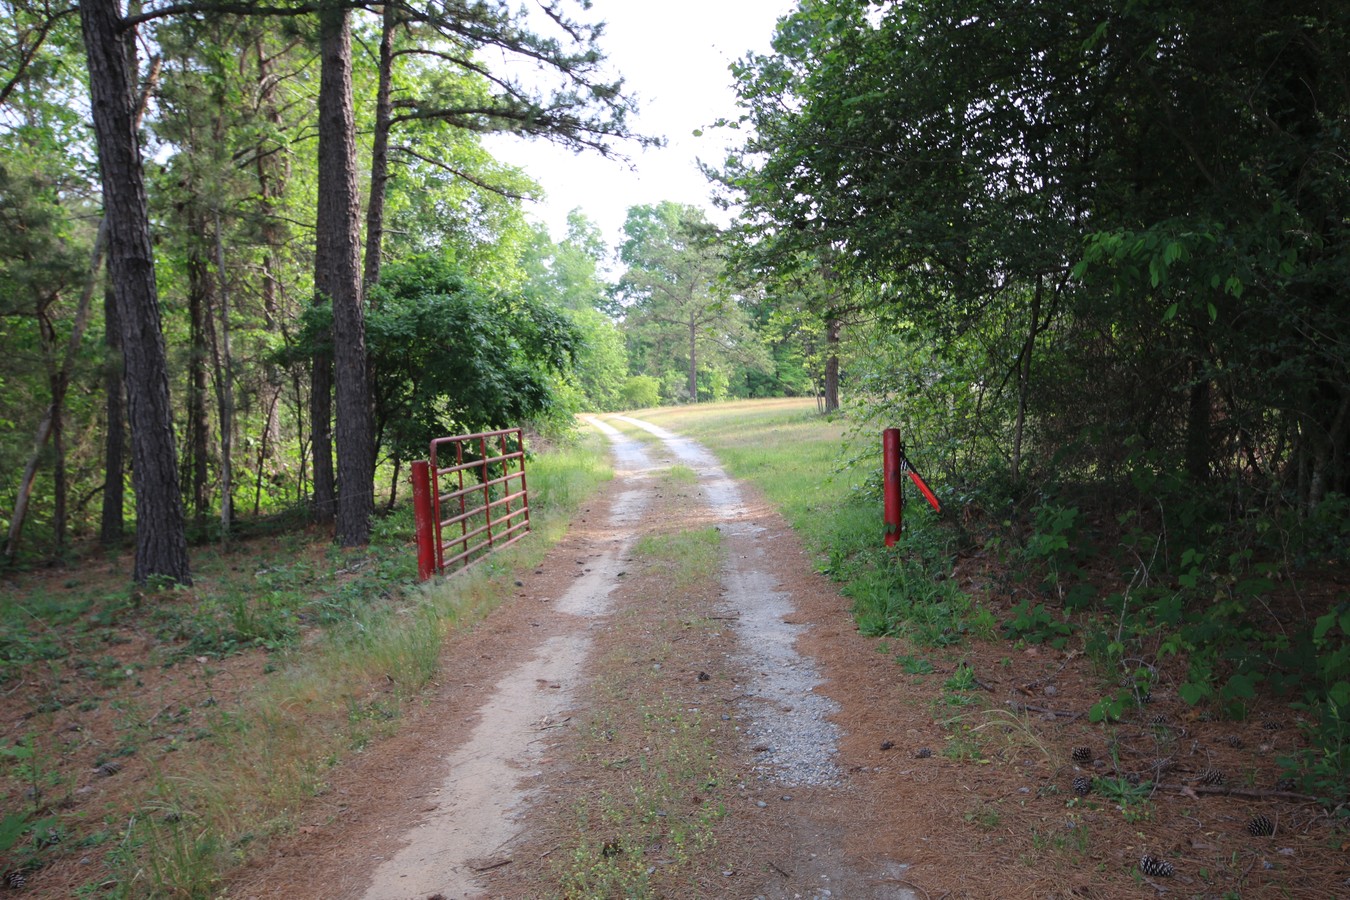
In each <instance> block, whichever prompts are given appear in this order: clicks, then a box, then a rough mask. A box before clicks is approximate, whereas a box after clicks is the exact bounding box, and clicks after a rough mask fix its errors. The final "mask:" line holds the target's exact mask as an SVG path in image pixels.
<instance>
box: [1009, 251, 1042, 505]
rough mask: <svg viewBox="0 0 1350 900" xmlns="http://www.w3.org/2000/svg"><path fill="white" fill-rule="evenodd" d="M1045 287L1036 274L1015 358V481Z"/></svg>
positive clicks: (1019, 470)
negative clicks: (1028, 314)
mask: <svg viewBox="0 0 1350 900" xmlns="http://www.w3.org/2000/svg"><path fill="white" fill-rule="evenodd" d="M1044 288H1045V281H1044V278H1043V277H1042V276H1040V275H1037V276H1036V292H1035V293H1034V294H1033V295H1032V297H1031V326H1030V327H1029V328H1028V329H1027V339H1026V341H1025V342H1023V344H1022V352H1021V354H1020V355H1019V356H1018V358H1017V422H1016V424H1014V426H1013V452H1012V479H1013V481H1014V482H1016V481H1017V480H1018V479H1020V478H1021V477H1022V438H1023V437H1024V434H1025V431H1026V423H1027V402H1028V399H1029V397H1030V394H1031V354H1032V351H1034V350H1035V349H1036V329H1037V328H1038V327H1040V321H1041V293H1042V291H1043V290H1044Z"/></svg>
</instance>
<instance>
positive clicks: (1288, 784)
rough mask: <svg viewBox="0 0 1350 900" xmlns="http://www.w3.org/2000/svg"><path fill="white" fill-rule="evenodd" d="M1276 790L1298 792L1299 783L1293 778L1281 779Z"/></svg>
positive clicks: (1276, 783)
mask: <svg viewBox="0 0 1350 900" xmlns="http://www.w3.org/2000/svg"><path fill="white" fill-rule="evenodd" d="M1275 790H1277V791H1296V790H1298V782H1297V781H1295V780H1294V779H1292V778H1281V779H1280V780H1279V781H1277V782H1275Z"/></svg>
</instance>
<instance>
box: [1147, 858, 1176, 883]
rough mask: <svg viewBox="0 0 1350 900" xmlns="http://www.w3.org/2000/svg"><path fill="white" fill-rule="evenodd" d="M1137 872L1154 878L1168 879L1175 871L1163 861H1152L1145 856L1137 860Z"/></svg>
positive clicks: (1152, 859) (1169, 864) (1168, 863)
mask: <svg viewBox="0 0 1350 900" xmlns="http://www.w3.org/2000/svg"><path fill="white" fill-rule="evenodd" d="M1139 871H1141V872H1143V873H1144V874H1145V875H1151V876H1152V877H1154V878H1170V877H1171V876H1172V875H1173V873H1175V872H1176V869H1175V868H1173V866H1172V864H1171V863H1170V862H1168V861H1167V860H1165V859H1154V858H1153V857H1151V856H1148V855H1147V854H1145V855H1144V857H1143V858H1142V859H1140V860H1139Z"/></svg>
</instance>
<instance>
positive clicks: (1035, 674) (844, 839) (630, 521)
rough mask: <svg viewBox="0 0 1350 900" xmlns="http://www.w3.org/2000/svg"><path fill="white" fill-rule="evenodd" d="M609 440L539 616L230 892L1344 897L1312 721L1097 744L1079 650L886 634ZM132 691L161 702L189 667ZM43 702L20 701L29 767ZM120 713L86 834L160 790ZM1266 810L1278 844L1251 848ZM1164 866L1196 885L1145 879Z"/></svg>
mask: <svg viewBox="0 0 1350 900" xmlns="http://www.w3.org/2000/svg"><path fill="white" fill-rule="evenodd" d="M614 424H625V423H622V422H620V421H617V420H615V421H614ZM626 425H629V426H631V425H633V423H632V422H631V420H630V421H629V422H627V423H626ZM597 427H600V428H601V429H602V430H605V431H606V432H607V434H608V435H609V437H610V439H611V442H612V445H611V446H612V451H613V454H614V460H615V469H616V477H615V479H614V480H613V481H612V482H610V483H609V484H608V485H607V486H606V487H605V488H604V490H603V491H602V492H601V493H600V494H599V495H597V496H596V497H595V498H594V499H593V501H592V502H591V503H590V504H589V505H588V508H587V509H586V510H585V512H584V513H582V514H580V515H579V516H578V518H577V520H576V521H575V522H574V523H573V526H572V528H571V530H570V531H569V533H568V536H567V537H566V538H565V539H564V540H563V541H562V542H561V543H559V544H558V545H557V546H556V547H554V548H553V550H552V551H550V553H549V555H548V557H547V559H546V560H545V561H544V562H543V563H541V564H540V565H539V566H538V567H537V568H536V569H535V570H534V571H533V574H532V575H527V576H524V577H522V578H521V579H520V581H519V583H518V585H517V596H516V597H515V598H513V599H512V600H511V601H508V602H507V603H505V604H503V605H502V606H500V607H499V608H498V609H496V610H495V611H494V612H492V613H491V614H489V615H488V616H487V617H486V618H485V619H484V620H483V621H482V622H480V623H479V624H478V625H477V627H475V628H473V629H469V630H464V631H462V632H460V633H457V634H455V635H453V636H452V637H451V638H450V639H449V641H448V643H447V645H446V647H445V648H444V652H443V656H442V659H443V664H442V668H441V671H440V675H439V676H438V679H437V682H436V685H435V686H434V688H433V689H432V690H431V691H430V692H428V694H427V695H426V697H425V698H424V699H423V700H422V701H421V702H420V703H418V704H416V705H415V706H413V707H411V708H409V709H407V710H406V711H405V712H404V714H403V717H402V719H401V720H400V721H399V722H398V727H397V728H396V729H395V730H394V732H393V734H392V736H389V737H387V738H383V739H380V740H376V741H373V742H372V743H371V744H370V745H369V746H368V747H367V748H366V749H365V750H364V751H363V752H361V753H360V754H358V755H356V756H355V757H354V758H353V759H352V760H351V761H349V762H347V763H344V764H343V765H340V766H338V767H335V768H333V769H331V770H329V771H328V772H326V773H325V774H324V778H323V785H322V787H321V789H319V790H317V791H316V793H317V796H316V797H314V798H313V799H312V800H310V801H308V802H307V803H306V804H305V805H304V806H303V808H302V809H301V810H300V811H299V812H298V813H297V816H296V817H295V818H294V821H293V822H292V823H291V824H290V825H288V826H287V827H284V828H279V829H277V831H276V833H274V834H270V835H268V836H267V839H266V840H265V841H259V847H260V848H261V849H260V851H255V852H252V853H248V852H247V850H244V851H241V856H247V857H248V861H247V862H246V863H245V864H244V865H243V866H242V867H241V868H240V869H238V870H237V871H236V872H235V873H234V874H233V875H232V877H231V878H230V879H229V881H228V882H227V883H226V884H224V885H218V886H217V888H216V893H217V894H218V895H220V896H227V897H233V898H260V900H261V898H274V897H278V898H279V897H315V898H320V897H322V898H339V897H341V898H370V900H392V898H408V900H413V898H417V900H432V898H438V897H439V898H443V900H450V898H453V900H467V898H479V897H499V898H535V897H558V896H564V897H576V898H580V897H636V896H657V897H671V898H684V897H707V898H724V897H725V898H755V897H763V898H795V897H815V898H821V897H857V898H877V900H887V898H924V900H933V898H941V897H946V898H957V897H966V898H1021V897H1028V898H1029V897H1042V898H1071V897H1073V898H1116V897H1141V896H1150V895H1154V894H1175V895H1178V896H1184V897H1203V898H1211V897H1212V898H1227V897H1244V898H1261V897H1294V898H1329V897H1335V896H1345V895H1347V894H1348V893H1350V836H1348V835H1347V834H1346V832H1345V831H1344V830H1342V828H1341V827H1340V826H1338V824H1337V822H1336V820H1335V819H1334V818H1332V817H1331V816H1330V815H1328V813H1327V812H1326V810H1324V809H1323V808H1322V807H1320V806H1318V805H1317V804H1316V803H1314V802H1311V800H1310V799H1308V798H1301V797H1299V796H1298V795H1296V794H1293V793H1291V792H1288V791H1279V790H1275V789H1274V785H1275V781H1276V779H1277V777H1278V774H1279V773H1278V771H1277V765H1276V758H1277V757H1278V756H1279V755H1281V754H1282V753H1287V752H1291V751H1293V750H1295V749H1297V748H1298V747H1300V746H1302V741H1303V737H1302V735H1301V734H1300V731H1299V729H1298V728H1297V727H1296V724H1297V723H1296V721H1295V714H1294V713H1293V712H1292V711H1291V710H1289V709H1287V708H1284V707H1275V706H1271V707H1269V708H1265V709H1261V710H1259V711H1258V714H1257V715H1256V716H1253V717H1252V718H1249V719H1248V720H1247V721H1245V722H1226V721H1202V720H1201V718H1200V717H1199V716H1196V715H1194V714H1193V713H1192V712H1191V711H1190V710H1189V708H1188V707H1186V705H1185V704H1183V703H1182V702H1181V701H1180V700H1179V699H1178V698H1176V696H1175V694H1174V693H1172V694H1169V693H1168V692H1167V691H1165V690H1161V689H1159V690H1155V695H1156V696H1155V699H1154V702H1153V703H1152V704H1150V705H1149V706H1147V707H1145V708H1144V709H1143V710H1142V711H1141V712H1140V713H1139V715H1138V716H1136V717H1135V718H1133V719H1129V720H1126V721H1122V722H1119V723H1116V724H1115V725H1112V726H1109V727H1106V726H1102V725H1094V724H1091V723H1089V722H1088V721H1087V717H1086V715H1085V712H1086V710H1087V709H1088V707H1089V706H1090V705H1091V704H1092V703H1093V702H1095V701H1096V700H1097V699H1099V698H1100V696H1101V676H1100V673H1097V672H1095V671H1094V670H1093V669H1092V667H1091V665H1090V664H1089V663H1088V661H1087V660H1086V659H1085V658H1084V656H1083V654H1081V653H1078V652H1074V651H1072V650H1066V651H1060V650H1053V649H1050V648H1049V647H1047V646H1044V645H1033V646H1020V647H1015V646H1014V645H1013V644H1010V643H1008V642H1006V641H997V640H994V641H982V640H979V639H975V638H967V639H965V640H964V641H963V643H962V644H961V645H959V646H953V647H950V648H947V649H945V650H940V651H931V650H929V651H916V650H915V649H914V648H912V647H908V646H905V645H903V644H902V643H900V642H898V641H894V640H891V641H886V640H878V639H875V638H867V637H864V636H862V635H860V634H859V633H858V630H857V628H856V626H855V624H854V621H853V617H852V614H851V603H850V602H849V601H848V600H847V599H845V598H843V597H842V596H840V594H839V593H838V592H837V591H836V590H835V588H834V587H833V585H832V584H831V583H830V582H829V581H828V580H827V579H826V578H825V577H824V576H822V575H820V574H819V573H818V572H817V571H816V568H815V566H814V565H813V560H812V559H810V558H809V557H808V555H807V554H806V553H805V552H804V551H803V550H802V547H801V543H800V541H799V540H798V538H797V537H796V536H795V535H794V534H793V533H792V532H791V530H790V529H788V528H787V526H786V525H785V524H784V522H783V521H782V520H781V519H780V518H779V516H778V515H777V513H776V512H775V511H774V510H773V509H772V508H770V507H769V506H768V505H767V504H766V503H765V502H764V501H763V500H762V498H760V497H759V496H758V495H757V493H756V492H755V491H754V490H752V489H750V488H749V487H747V486H745V485H743V484H738V483H736V482H734V481H732V480H731V479H729V478H727V477H726V475H725V473H724V472H723V471H722V469H721V468H720V467H719V466H718V465H717V462H716V460H715V459H713V458H712V457H711V456H710V455H709V454H707V453H706V452H705V451H703V450H702V449H701V448H699V447H698V446H697V445H694V444H692V443H690V442H687V441H683V440H680V439H678V438H677V437H676V436H673V435H670V434H669V433H665V432H661V431H660V430H659V429H655V433H652V432H651V431H644V432H643V433H642V435H641V439H639V437H637V436H635V433H634V432H633V430H632V428H631V427H626V428H625V430H624V431H623V432H622V433H621V432H619V431H616V430H615V429H613V428H610V427H608V426H607V425H605V424H604V423H601V424H600V425H598V426H597ZM986 565H987V564H986V563H985V561H983V560H980V559H967V560H963V561H962V562H961V564H960V565H959V566H958V570H957V571H956V572H955V573H953V577H955V578H957V579H958V580H959V581H960V583H961V586H962V587H963V588H965V589H967V590H969V591H971V592H980V591H986V592H987V591H989V590H992V588H990V587H989V585H992V584H994V583H995V580H994V579H992V578H991V577H990V576H989V573H988V572H987V571H985V566H986ZM1005 605H1006V604H1005ZM138 648H140V649H141V651H142V652H147V653H148V650H146V649H145V648H144V647H143V646H142V645H140V644H137V643H136V642H135V640H129V641H127V642H125V643H123V644H121V645H120V647H119V649H118V654H119V658H120V659H123V660H124V661H127V662H129V661H131V660H133V659H134V656H135V654H136V653H137V652H138ZM266 664H267V663H266V657H265V656H264V655H262V654H260V653H258V654H254V653H245V654H240V655H238V656H236V657H232V658H230V659H227V660H224V661H221V662H219V663H214V664H213V665H212V676H211V681H210V683H209V684H208V683H205V682H204V681H202V680H201V679H202V676H201V673H200V672H198V673H197V675H196V676H193V679H190V680H195V683H196V690H197V691H198V693H200V694H202V696H208V695H209V696H208V699H210V700H213V701H214V700H215V698H216V697H219V698H220V700H221V702H228V700H227V696H226V695H227V693H228V689H230V688H232V687H234V686H238V687H239V689H242V688H243V686H244V685H247V684H248V683H249V682H251V681H253V680H256V679H258V678H259V677H261V670H263V668H264V667H265V666H266ZM175 670H178V671H177V673H175ZM127 671H131V669H127ZM137 671H138V677H137V679H136V682H137V684H138V685H140V687H139V690H140V691H142V692H143V697H142V699H141V701H140V706H142V707H146V708H147V709H148V706H149V705H158V700H156V699H155V698H157V697H163V696H164V695H165V694H164V692H165V690H167V688H166V687H165V685H164V683H162V682H164V681H166V680H169V679H175V678H177V679H180V680H182V679H184V678H186V677H187V675H186V674H185V673H190V672H192V669H191V667H190V666H189V665H180V666H176V667H173V668H164V669H155V668H151V667H141V668H140V669H138V670H137ZM187 686H190V685H189V683H188V682H184V683H183V684H182V685H179V688H178V689H186V687H187ZM121 688H122V689H123V690H130V685H128V684H122V685H121ZM198 699H200V698H198ZM32 700H33V698H32V696H29V695H28V692H25V691H20V690H11V691H9V692H8V693H7V694H5V695H4V696H2V697H0V717H3V718H0V722H3V724H4V727H5V737H6V739H7V740H8V741H9V743H10V745H11V746H13V745H14V744H13V735H17V734H19V733H20V731H19V729H20V728H21V727H30V726H29V725H21V723H30V724H31V719H32V716H33V711H32ZM192 705H194V706H195V705H196V704H192ZM186 708H188V707H187V705H180V704H177V703H176V702H175V703H174V704H165V705H164V708H163V709H162V710H161V711H160V712H159V713H156V716H158V717H160V718H163V717H170V716H173V715H176V714H178V713H177V711H178V710H180V709H186ZM118 709H121V710H122V712H123V714H125V710H126V709H127V703H125V702H124V703H122V704H121V705H120V707H119V706H118V705H117V704H100V705H99V706H98V708H96V709H89V710H87V711H81V710H79V708H78V707H77V706H76V705H75V704H70V703H68V704H66V706H65V707H64V709H63V710H62V711H60V712H57V713H55V714H53V715H51V716H49V717H48V718H47V719H45V720H44V722H45V723H46V727H48V728H50V730H51V731H52V734H53V736H55V737H59V738H60V739H61V740H64V741H65V742H66V747H67V750H66V752H65V753H64V755H63V759H64V760H65V761H66V764H68V765H70V766H71V767H72V770H76V769H78V771H81V772H84V773H85V774H84V775H81V776H80V777H79V780H80V782H81V784H80V787H79V789H78V790H77V791H75V792H74V793H73V798H74V802H75V803H77V804H81V805H84V806H87V808H88V809H89V810H91V811H94V810H100V811H101V810H104V809H107V808H108V807H109V806H110V805H114V804H115V803H116V796H117V793H118V784H119V782H121V783H125V782H128V781H135V780H140V781H144V780H146V779H153V778H154V777H156V775H155V774H154V772H152V771H151V770H150V769H149V768H148V767H147V766H145V765H144V763H142V761H141V758H140V755H129V756H125V757H117V756H112V757H110V756H109V754H108V752H107V751H108V749H109V747H110V746H111V745H112V744H114V743H115V741H116V735H117V734H118V730H119V728H120V727H121V726H119V725H118V723H117V721H116V720H115V719H114V718H109V717H115V716H116V715H117V710H118ZM99 716H103V717H104V719H99V718H97V717H99ZM124 717H125V715H124ZM141 718H142V719H144V718H145V717H144V716H142V717H141ZM151 721H153V719H151ZM185 730H186V727H185ZM1075 751H1078V752H1075ZM99 759H104V760H105V762H104V763H101V764H100V765H102V766H103V767H104V768H103V770H100V769H99V767H98V765H96V762H97V760H99ZM107 759H111V760H112V761H113V762H114V763H115V764H114V765H113V766H112V767H111V770H110V771H109V770H108V769H109V767H108V766H107V762H106V760H107ZM1215 773H1218V775H1221V776H1223V779H1222V783H1215V782H1216V781H1217V780H1218V779H1217V778H1216V775H1215ZM1130 776H1140V778H1141V780H1142V782H1143V783H1144V786H1143V788H1142V789H1134V788H1133V786H1132V785H1131V784H1130V782H1129V780H1128V778H1129V777H1130ZM1075 779H1087V781H1086V782H1080V785H1081V786H1084V787H1086V788H1087V792H1086V793H1078V792H1077V791H1076V790H1075V787H1074V782H1075ZM1257 816H1265V817H1266V818H1267V819H1268V820H1269V822H1270V824H1271V826H1272V829H1273V832H1274V833H1273V835H1266V836H1253V835H1251V834H1249V833H1248V825H1249V823H1250V822H1251V821H1252V820H1253V819H1254V818H1255V817H1257ZM1146 855H1147V856H1152V857H1154V858H1155V859H1157V860H1161V861H1165V862H1167V863H1169V864H1170V865H1171V866H1172V867H1173V870H1174V871H1173V873H1172V874H1171V875H1168V876H1158V875H1150V874H1148V873H1146V872H1142V871H1141V870H1140V861H1141V858H1142V857H1144V856H1146ZM91 865H93V863H92V862H91V860H90V859H89V858H88V857H84V858H81V857H80V856H79V855H78V854H72V855H71V856H69V857H67V858H66V859H65V860H64V862H63V863H62V864H61V865H57V866H53V867H51V868H50V869H47V870H43V871H40V872H37V873H34V875H33V877H32V878H30V880H29V885H28V887H27V888H25V889H24V893H25V894H26V895H31V896H42V897H63V896H72V895H73V893H74V892H75V889H76V888H77V886H80V885H85V886H88V885H89V884H90V881H89V871H88V869H89V867H90V866H91ZM82 870H83V871H82ZM105 887H107V888H109V889H111V888H112V887H113V886H112V885H105ZM84 893H86V894H87V893H90V892H89V891H88V890H85V891H84ZM131 893H132V895H133V896H135V895H136V891H135V890H132V891H131Z"/></svg>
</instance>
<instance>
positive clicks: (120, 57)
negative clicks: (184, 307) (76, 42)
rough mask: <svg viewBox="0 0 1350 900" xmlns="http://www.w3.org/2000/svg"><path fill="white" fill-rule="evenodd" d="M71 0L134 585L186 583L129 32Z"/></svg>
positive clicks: (84, 0) (99, 6)
mask: <svg viewBox="0 0 1350 900" xmlns="http://www.w3.org/2000/svg"><path fill="white" fill-rule="evenodd" d="M79 8H80V21H81V27H82V30H83V37H84V45H85V52H86V57H87V60H88V67H89V88H90V101H91V111H92V113H93V121H94V135H95V138H96V140H97V143H98V156H99V169H100V173H101V175H102V181H103V205H104V215H105V216H106V217H107V219H108V275H109V280H110V282H111V284H112V288H113V295H114V298H115V300H116V304H117V311H118V315H119V317H120V319H121V325H122V356H123V361H124V374H125V377H126V386H127V401H128V403H127V405H128V418H129V421H130V424H131V449H132V478H133V483H134V486H135V491H136V561H135V566H134V569H133V573H132V577H133V578H134V580H135V581H136V582H137V583H138V584H144V583H145V582H147V581H149V580H151V579H157V580H158V579H162V580H166V581H169V582H173V583H178V584H191V582H192V575H191V570H190V566H189V561H188V553H187V535H186V530H185V523H184V517H183V503H182V497H181V496H180V494H179V480H178V460H177V456H176V453H175V450H174V434H173V410H172V408H171V406H170V404H169V376H168V364H167V359H166V354H165V350H164V333H163V330H162V328H161V324H160V316H159V303H158V288H157V285H156V283H155V265H154V254H153V250H152V247H151V241H150V216H149V208H148V204H147V201H146V194H145V179H144V172H143V170H142V166H141V154H140V145H139V142H138V141H137V135H136V122H135V115H134V106H135V102H134V91H133V88H134V84H135V75H136V73H135V69H134V65H133V61H134V56H133V54H132V52H131V51H132V49H133V47H134V45H132V44H131V41H132V40H133V34H132V33H131V32H130V31H126V32H124V31H122V30H120V24H121V23H120V16H119V4H118V2H117V0H80V4H79Z"/></svg>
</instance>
